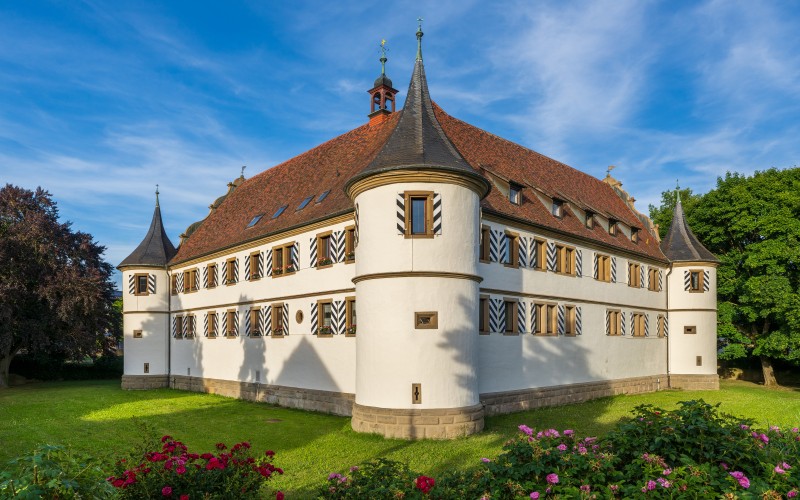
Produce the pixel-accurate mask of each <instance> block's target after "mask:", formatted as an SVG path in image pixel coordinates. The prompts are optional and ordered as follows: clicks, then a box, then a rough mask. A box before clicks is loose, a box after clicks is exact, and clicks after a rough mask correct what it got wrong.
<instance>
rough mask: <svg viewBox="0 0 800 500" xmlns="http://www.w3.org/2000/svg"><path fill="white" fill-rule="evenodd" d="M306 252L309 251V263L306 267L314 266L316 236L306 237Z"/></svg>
mask: <svg viewBox="0 0 800 500" xmlns="http://www.w3.org/2000/svg"><path fill="white" fill-rule="evenodd" d="M308 253H309V257H310V259H309V262H310V263H309V265H308V267H316V266H317V237H316V236H312V237H311V238H309V239H308Z"/></svg>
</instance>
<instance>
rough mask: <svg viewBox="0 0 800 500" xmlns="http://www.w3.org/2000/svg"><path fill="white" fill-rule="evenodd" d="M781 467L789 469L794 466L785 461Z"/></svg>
mask: <svg viewBox="0 0 800 500" xmlns="http://www.w3.org/2000/svg"><path fill="white" fill-rule="evenodd" d="M781 467H782V468H783V469H784V470H789V469H791V468H792V466H791V465H789V464H787V463H786V462H783V463H782V464H781Z"/></svg>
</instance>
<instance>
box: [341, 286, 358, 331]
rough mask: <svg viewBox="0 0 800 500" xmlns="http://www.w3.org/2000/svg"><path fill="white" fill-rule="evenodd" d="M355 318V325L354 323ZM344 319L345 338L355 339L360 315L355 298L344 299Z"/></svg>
mask: <svg viewBox="0 0 800 500" xmlns="http://www.w3.org/2000/svg"><path fill="white" fill-rule="evenodd" d="M354 317H355V320H356V322H355V323H354V322H353V318H354ZM344 318H345V319H344V336H345V337H355V336H356V333H357V332H358V314H357V311H356V298H355V297H354V296H351V297H345V298H344Z"/></svg>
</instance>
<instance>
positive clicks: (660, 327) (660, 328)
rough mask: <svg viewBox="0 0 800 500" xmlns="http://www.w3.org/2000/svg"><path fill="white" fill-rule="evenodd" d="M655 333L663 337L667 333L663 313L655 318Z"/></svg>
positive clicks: (665, 319)
mask: <svg viewBox="0 0 800 500" xmlns="http://www.w3.org/2000/svg"><path fill="white" fill-rule="evenodd" d="M656 325H657V326H656V328H657V330H656V333H657V335H658V338H660V339H663V338H664V337H666V333H667V318H666V316H664V315H663V314H659V315H658V316H657V318H656Z"/></svg>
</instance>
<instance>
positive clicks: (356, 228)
mask: <svg viewBox="0 0 800 500" xmlns="http://www.w3.org/2000/svg"><path fill="white" fill-rule="evenodd" d="M355 218H356V223H355V228H354V229H353V239H355V241H354V242H353V247H357V246H358V203H356V217H355Z"/></svg>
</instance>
